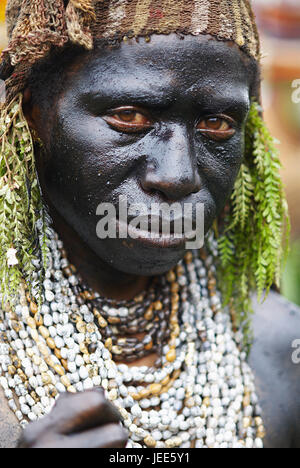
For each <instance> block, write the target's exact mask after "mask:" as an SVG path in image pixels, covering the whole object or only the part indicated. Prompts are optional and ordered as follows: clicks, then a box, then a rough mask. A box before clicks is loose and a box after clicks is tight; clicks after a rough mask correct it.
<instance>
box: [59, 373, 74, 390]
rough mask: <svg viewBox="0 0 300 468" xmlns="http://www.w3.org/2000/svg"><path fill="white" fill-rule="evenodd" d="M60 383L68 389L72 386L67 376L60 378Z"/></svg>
mask: <svg viewBox="0 0 300 468" xmlns="http://www.w3.org/2000/svg"><path fill="white" fill-rule="evenodd" d="M60 381H61V383H62V384H63V385H64V386H65V387H66V388H68V387H70V385H71V382H70V380H69V379H68V377H67V376H66V375H63V376H62V377H61V378H60Z"/></svg>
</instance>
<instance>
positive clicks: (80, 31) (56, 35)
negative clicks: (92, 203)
mask: <svg viewBox="0 0 300 468" xmlns="http://www.w3.org/2000/svg"><path fill="white" fill-rule="evenodd" d="M7 28H8V36H9V44H8V47H7V49H6V50H5V51H4V52H3V55H2V64H1V71H0V75H1V77H2V78H3V79H5V83H6V93H7V94H6V97H7V99H6V103H5V105H4V106H3V107H2V111H1V122H0V137H1V156H0V223H1V234H0V277H1V284H2V294H3V297H4V298H5V299H6V300H7V299H8V300H10V301H11V302H12V301H13V297H14V295H15V293H16V291H17V289H18V287H19V284H20V282H21V281H22V279H25V280H26V284H27V287H28V289H29V290H30V291H31V293H32V295H33V296H37V292H38V286H39V285H40V284H42V283H41V279H42V278H43V273H44V270H45V267H46V264H47V214H46V213H45V207H44V204H43V202H42V196H41V193H40V189H39V184H38V179H37V176H36V171H35V164H34V146H33V142H32V136H31V134H30V130H29V127H28V124H27V122H26V119H25V117H24V115H23V112H22V97H23V95H22V93H23V91H24V88H25V86H26V83H27V80H28V77H29V74H30V72H31V70H32V67H33V66H34V65H35V64H36V63H38V62H39V61H40V60H42V59H43V58H45V57H46V56H47V55H48V54H49V52H50V51H51V49H52V48H62V47H63V46H65V45H67V44H69V43H73V44H76V45H78V46H82V47H83V48H85V49H88V50H89V49H92V48H93V43H94V40H95V39H105V40H108V41H110V40H112V41H114V42H115V41H122V40H124V39H126V38H134V37H136V38H138V37H142V36H143V37H150V36H151V34H154V33H157V34H170V33H177V34H180V35H182V36H184V35H189V34H190V35H195V36H197V35H203V34H207V35H211V36H213V37H214V38H216V39H217V40H220V41H231V42H234V43H235V44H237V46H238V47H239V48H240V49H241V50H243V51H244V52H245V53H246V54H247V55H248V56H249V57H251V58H252V59H254V60H256V61H258V60H259V57H260V45H259V37H258V33H257V28H256V24H255V19H254V15H253V12H252V9H251V5H250V2H249V0H176V1H174V0H95V1H93V0H8V4H7ZM279 167H280V163H279V160H278V156H277V151H276V147H275V144H274V140H273V139H272V137H271V136H270V134H269V133H268V130H267V129H266V127H265V124H264V122H263V120H262V118H261V110H260V108H259V106H258V104H257V103H255V102H254V103H253V105H252V108H251V111H250V114H249V119H248V124H247V128H246V152H245V158H244V163H243V164H242V167H241V171H240V175H239V177H238V179H237V182H236V185H235V189H234V192H233V195H232V199H231V203H230V206H229V210H228V213H227V219H226V228H225V231H223V232H222V234H221V236H220V238H219V246H220V265H219V271H220V273H221V286H222V288H223V293H224V298H225V299H226V301H227V302H228V303H230V304H231V310H232V316H233V318H234V319H235V321H236V324H237V325H242V326H243V328H244V330H245V331H247V328H248V324H249V311H250V309H251V306H250V300H249V297H250V292H251V290H252V289H254V288H255V286H256V288H257V289H258V291H259V293H260V294H262V292H263V290H264V289H265V288H266V289H267V290H268V289H269V288H270V287H271V285H272V283H273V281H274V280H276V282H277V283H278V281H279V277H280V269H281V260H282V257H283V248H282V238H283V235H284V229H285V228H284V226H285V223H286V221H287V219H288V216H287V207H286V201H285V196H284V191H283V187H282V183H281V179H280V177H279ZM39 297H41V295H40V296H39Z"/></svg>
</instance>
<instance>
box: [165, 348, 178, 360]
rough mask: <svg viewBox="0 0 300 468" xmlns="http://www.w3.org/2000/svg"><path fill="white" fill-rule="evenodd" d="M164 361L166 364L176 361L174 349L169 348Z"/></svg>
mask: <svg viewBox="0 0 300 468" xmlns="http://www.w3.org/2000/svg"><path fill="white" fill-rule="evenodd" d="M166 359H167V361H168V362H174V361H175V359H176V351H175V349H174V348H171V349H170V351H168V353H167V355H166Z"/></svg>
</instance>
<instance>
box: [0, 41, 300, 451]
mask: <svg viewBox="0 0 300 468" xmlns="http://www.w3.org/2000/svg"><path fill="white" fill-rule="evenodd" d="M161 41H162V42H163V47H162V43H161ZM202 41H203V42H202ZM199 44H202V46H203V47H200V46H199ZM147 47H148V48H147ZM147 47H144V45H143V44H139V45H137V44H131V48H126V47H125V46H122V48H121V50H120V51H112V52H109V53H108V54H106V53H104V54H103V55H102V53H99V56H98V55H97V54H98V52H96V53H95V56H94V55H91V56H84V57H81V58H80V60H79V61H78V62H76V63H75V64H72V65H71V66H70V68H69V69H68V73H67V77H66V81H65V84H64V86H63V90H62V92H61V93H60V94H59V96H56V98H55V99H54V100H53V102H52V101H51V106H50V110H49V112H48V113H45V112H44V110H43V102H40V103H39V105H38V103H37V100H35V99H34V98H33V100H32V99H31V93H30V90H28V91H27V92H26V93H25V101H26V102H25V108H24V110H25V112H26V115H27V118H28V121H29V122H30V125H31V126H32V127H34V128H35V130H36V131H37V133H38V135H39V136H40V138H41V139H42V141H43V142H44V145H45V147H46V148H47V155H46V158H45V159H43V157H41V156H40V155H37V159H38V161H37V162H38V170H39V176H40V180H41V184H42V187H43V191H44V196H45V198H46V200H47V203H48V205H49V207H50V210H51V215H52V217H53V219H54V223H55V228H56V230H57V231H58V233H59V234H60V236H61V238H62V239H63V240H64V242H65V245H66V247H67V249H68V251H69V252H68V253H69V256H70V260H71V261H72V262H73V263H74V264H75V265H76V267H77V269H78V270H79V271H80V273H81V275H82V276H83V277H84V279H85V280H86V282H87V283H88V284H89V285H90V286H92V287H93V288H94V289H95V290H97V291H99V292H100V293H101V294H104V295H107V296H108V297H113V298H116V299H130V298H132V297H133V296H134V295H135V294H136V293H138V292H139V291H141V290H143V289H145V287H147V283H148V281H149V277H151V276H153V275H157V274H162V273H164V272H166V271H168V270H169V269H170V268H171V267H173V266H174V265H175V264H176V263H177V262H178V261H179V259H180V258H182V257H183V255H184V251H183V250H182V249H181V248H180V247H178V248H175V249H170V248H165V249H161V248H157V247H153V248H149V249H145V248H144V246H143V245H140V244H138V243H137V244H135V245H134V248H132V246H130V245H128V244H127V245H124V244H122V243H117V242H115V243H114V242H112V243H110V242H108V244H106V243H101V242H99V239H95V233H94V230H95V229H94V228H95V218H94V217H93V214H92V213H93V212H94V206H91V205H90V204H93V203H96V202H99V199H100V200H105V201H113V200H115V199H116V197H117V195H119V194H120V193H123V194H124V193H125V194H127V195H128V196H129V197H130V196H131V197H132V196H133V194H134V196H135V198H137V199H138V200H139V201H143V202H147V203H149V202H151V201H161V200H168V201H169V202H171V201H174V200H177V201H178V200H179V201H180V202H187V201H191V202H192V203H196V202H199V201H202V202H204V203H205V206H206V208H207V209H206V217H205V226H206V227H207V229H208V228H209V227H210V226H211V224H212V222H213V220H214V219H215V217H216V216H217V215H218V214H219V213H220V212H221V211H222V209H223V207H224V204H225V202H226V199H227V198H228V196H229V195H230V193H231V190H232V187H233V184H234V181H235V178H236V175H237V173H238V170H239V167H240V164H241V162H242V156H243V129H244V124H245V121H246V118H247V112H248V109H249V103H250V98H251V96H252V92H253V87H254V83H253V81H254V72H253V67H251V65H249V63H247V60H246V58H245V57H243V54H242V53H241V52H240V51H239V50H238V49H237V48H234V47H232V46H231V45H227V44H223V43H217V42H215V41H211V40H210V39H209V38H202V39H201V40H200V39H197V41H196V39H195V38H189V39H188V40H186V41H179V39H178V38H176V37H173V38H172V37H164V38H154V39H153V41H152V43H151V45H150V47H151V49H149V45H147ZM164 47H165V49H164ZM164 50H165V51H167V52H164ZM164 53H165V55H164ZM114 54H115V55H114ZM224 57H226V58H224ZM83 64H84V66H83ZM115 64H117V65H118V66H115ZM128 64H130V67H128ZM145 64H146V66H145ZM228 64H230V65H228ZM122 67H123V68H122ZM132 70H133V71H132ZM106 73H108V75H106ZM124 76H125V77H126V79H125V80H124ZM95 83H96V84H97V86H96V90H97V91H98V94H101V93H102V92H103V93H104V94H101V96H100V98H99V96H98V97H97V96H96V97H95V89H93V86H94V84H95ZM132 84H133V86H131V85H132ZM144 85H146V88H145V86H144ZM143 86H144V87H143ZM149 90H150V91H153V90H154V91H155V92H154V95H153V94H152V95H149V93H148V91H149ZM100 91H101V93H100ZM136 93H140V95H137V94H136ZM150 94H151V93H150ZM128 96H130V97H129V98H128ZM224 98H226V100H227V102H226V105H225V104H224ZM128 99H129V101H128ZM140 101H143V103H142V104H141V102H140ZM158 101H159V102H158ZM104 103H105V105H104ZM196 103H198V104H197V105H196ZM199 103H200V104H199ZM44 104H45V103H44ZM48 104H49V103H48ZM124 105H126V106H129V105H130V108H131V112H133V113H135V114H134V115H135V116H137V115H138V114H141V115H142V116H143V117H145V116H146V115H147V118H148V121H147V123H146V121H143V125H144V127H143V129H142V130H143V131H142V132H141V133H140V132H139V133H136V134H132V133H130V132H128V131H127V130H128V128H127V129H124V121H122V122H121V123H120V118H119V117H118V116H119V114H120V112H121V111H120V110H118V112H117V111H114V113H113V112H112V109H116V108H117V109H120V107H122V106H124ZM211 106H212V107H211ZM141 107H142V109H140V108H141ZM48 108H49V106H48ZM151 109H152V110H151ZM153 109H154V110H153ZM158 109H159V110H158ZM203 109H206V112H204V110H203ZM224 114H226V115H225V117H226V119H225V120H226V121H227V122H228V120H227V117H229V118H230V119H231V120H233V121H234V125H233V128H234V129H235V132H234V133H233V134H231V135H229V134H227V135H224V134H223V137H224V138H223V139H222V141H220V140H218V138H221V136H222V135H220V133H218V132H219V131H218V132H217V133H218V135H216V132H215V131H214V132H213V134H214V135H212V134H210V136H211V137H212V136H214V138H207V136H208V135H207V128H206V127H205V126H207V125H208V126H210V124H213V127H217V128H218V125H216V120H215V119H216V118H219V119H220V125H221V127H220V128H225V129H228V127H226V125H225V127H224V122H223V117H222V118H220V115H222V116H224ZM149 115H150V117H149ZM207 115H210V116H212V115H213V117H214V120H213V122H212V121H210V122H209V121H208V120H206V118H207ZM127 117H128V115H127ZM127 117H126V118H127ZM135 118H137V117H135ZM109 119H113V121H112V120H109ZM116 120H118V122H116ZM121 120H122V119H121ZM125 120H126V119H125ZM142 120H143V119H142ZM140 121H141V116H140V115H139V116H138V122H139V123H140ZM131 123H132V122H131ZM120 125H122V126H123V127H122V128H123V130H122V129H120V128H118V129H117V128H116V126H119V127H120ZM146 127H147V128H146ZM210 128H211V127H210ZM230 128H231V127H230V126H229V129H230ZM231 129H232V128H231ZM205 132H206V133H205ZM100 134H101V138H96V137H95V136H96V135H100ZM227 137H228V138H227ZM217 140H218V141H217ZM83 148H84V150H83ZM57 155H59V157H57ZM99 173H100V174H101V175H100V179H99V177H98V175H97V174H99ZM107 182H109V184H107ZM87 207H88V210H87ZM124 265H125V268H124ZM292 310H293V312H292ZM298 330H300V311H299V309H297V308H295V307H294V306H292V305H291V304H288V303H282V302H281V299H280V296H278V295H276V294H272V295H271V297H270V299H269V300H268V301H267V302H266V303H265V304H264V305H263V306H259V307H256V315H255V318H254V334H255V337H256V340H255V342H254V345H253V349H252V353H251V356H250V363H251V366H252V369H253V371H254V374H255V376H256V380H257V389H258V396H259V400H260V402H261V406H262V409H263V414H264V418H265V423H266V429H267V438H266V441H265V444H266V446H267V447H274V448H275V447H300V443H299V441H300V437H299V432H300V424H299V415H300V410H299V403H298V393H299V381H300V379H299V378H300V366H296V365H295V364H292V361H291V353H292V348H291V343H292V341H293V340H294V339H296V338H298V336H297V334H298ZM155 357H156V356H155V355H152V356H149V357H148V358H146V359H143V360H140V361H138V362H135V363H132V365H152V364H153V362H154V360H155ZM19 438H20V443H19V446H20V447H25V448H29V447H30V448H37V447H39V448H40V447H48V448H54V447H82V448H92V447H95V448H101V447H124V446H125V444H126V439H127V435H126V433H124V430H123V429H122V428H121V426H120V424H119V416H118V415H117V414H116V411H115V409H114V408H113V406H112V405H111V404H110V403H108V402H107V401H106V400H105V398H104V395H103V392H102V391H101V390H99V389H95V390H91V391H88V392H83V393H79V394H76V395H72V394H69V395H63V396H61V397H60V398H59V399H58V401H57V404H56V405H55V407H54V408H53V410H52V412H51V414H50V415H48V416H47V417H45V418H44V419H42V420H41V421H39V422H36V423H32V424H30V425H29V426H28V428H27V429H26V430H25V432H24V433H23V434H21V431H20V429H19V427H18V424H17V421H16V419H15V417H14V415H13V414H12V412H11V411H10V410H9V408H8V406H7V403H6V400H5V398H4V396H3V394H1V393H0V446H6V447H8V446H13V447H15V446H17V444H18V442H17V441H18V439H19Z"/></svg>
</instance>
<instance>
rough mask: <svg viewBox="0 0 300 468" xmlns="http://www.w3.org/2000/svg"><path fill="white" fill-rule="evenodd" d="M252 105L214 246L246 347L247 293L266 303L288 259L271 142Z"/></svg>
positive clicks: (284, 211)
mask: <svg viewBox="0 0 300 468" xmlns="http://www.w3.org/2000/svg"><path fill="white" fill-rule="evenodd" d="M260 111H261V109H260V107H259V105H258V104H257V103H255V102H254V103H252V105H251V109H250V112H249V116H248V121H247V125H246V137H245V148H246V151H245V157H244V161H243V164H242V165H241V169H240V173H239V176H238V178H237V180H236V183H235V186H234V190H233V194H232V197H231V207H230V213H229V215H228V216H227V219H226V220H225V226H228V227H227V228H225V230H223V234H222V235H221V236H220V238H219V240H218V244H219V255H220V265H219V277H220V284H221V287H222V291H223V297H224V302H225V304H229V303H230V304H231V305H232V307H233V308H234V315H235V316H236V317H237V322H238V323H237V325H238V326H241V327H242V328H243V330H244V335H245V340H246V342H247V343H249V336H250V335H249V334H250V333H251V331H250V330H251V328H250V316H251V312H252V308H251V301H250V300H249V298H250V295H251V293H252V292H253V291H254V290H256V291H257V295H258V298H259V299H260V300H261V299H262V298H263V297H266V296H267V294H268V292H269V291H270V288H271V287H272V285H273V284H274V283H275V284H276V285H277V286H279V283H280V277H281V270H282V266H283V262H284V260H285V259H286V257H287V253H288V249H289V247H288V245H289V243H288V239H289V232H290V223H289V216H288V209H287V202H286V198H285V193H284V189H283V184H282V181H281V177H280V168H281V163H280V160H279V155H278V150H277V148H276V143H275V140H274V138H272V136H271V135H270V133H269V131H268V129H267V127H266V124H265V122H264V121H263V119H262V117H261V115H260Z"/></svg>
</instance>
